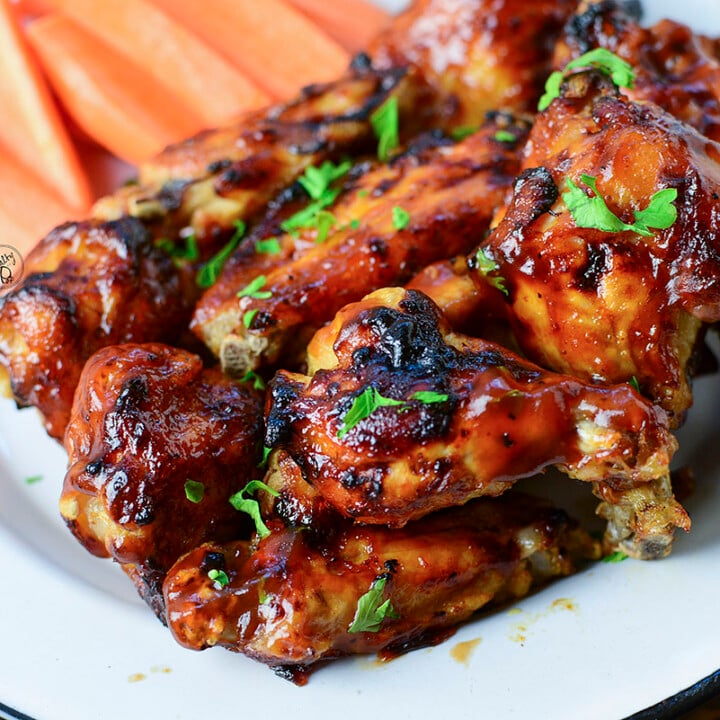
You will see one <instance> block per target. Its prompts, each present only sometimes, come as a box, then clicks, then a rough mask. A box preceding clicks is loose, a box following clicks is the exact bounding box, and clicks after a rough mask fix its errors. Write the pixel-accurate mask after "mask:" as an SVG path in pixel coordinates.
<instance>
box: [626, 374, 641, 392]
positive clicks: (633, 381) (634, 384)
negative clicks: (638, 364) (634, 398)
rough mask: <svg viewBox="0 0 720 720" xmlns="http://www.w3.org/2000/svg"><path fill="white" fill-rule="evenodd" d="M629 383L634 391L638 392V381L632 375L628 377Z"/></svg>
mask: <svg viewBox="0 0 720 720" xmlns="http://www.w3.org/2000/svg"><path fill="white" fill-rule="evenodd" d="M629 384H630V386H631V387H632V388H633V390H635V392H640V383H639V382H638V379H637V378H636V377H635V376H634V375H633V376H632V377H631V378H630V381H629Z"/></svg>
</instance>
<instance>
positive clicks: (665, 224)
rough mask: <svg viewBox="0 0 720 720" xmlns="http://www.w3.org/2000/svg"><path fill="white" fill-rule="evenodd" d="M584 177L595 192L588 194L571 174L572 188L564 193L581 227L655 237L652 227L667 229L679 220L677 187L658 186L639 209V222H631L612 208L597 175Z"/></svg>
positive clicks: (569, 183)
mask: <svg viewBox="0 0 720 720" xmlns="http://www.w3.org/2000/svg"><path fill="white" fill-rule="evenodd" d="M580 181H581V182H583V183H584V184H585V185H587V187H589V188H590V189H591V190H592V191H593V193H594V194H593V195H592V196H590V195H587V193H585V191H584V190H582V189H581V188H579V187H578V186H577V185H576V184H575V183H574V182H573V181H572V180H571V179H570V178H568V179H567V184H568V188H569V190H568V191H567V192H565V193H563V200H564V201H565V204H566V205H567V208H568V210H569V211H570V214H571V215H572V218H573V220H574V221H575V224H576V225H577V226H578V227H580V228H592V229H595V230H602V231H603V232H611V233H617V232H624V231H626V230H630V231H632V232H635V233H637V234H638V235H643V236H644V237H652V232H651V231H650V228H651V227H652V228H655V229H658V230H665V229H666V228H669V227H670V226H671V225H672V224H673V223H674V222H675V220H677V208H676V207H675V206H674V205H673V202H674V201H675V199H676V198H677V190H676V189H675V188H665V189H664V190H658V192H656V193H655V194H654V195H653V196H652V197H651V198H650V203H649V205H648V206H647V207H646V208H645V209H644V210H637V211H635V222H634V223H633V224H632V225H628V224H627V223H624V222H623V221H622V220H621V219H620V218H619V217H618V216H617V215H615V213H614V212H613V211H612V210H610V208H609V207H608V206H607V203H606V202H605V200H604V199H603V197H602V196H601V195H600V194H599V193H598V190H597V178H595V177H593V176H592V175H581V176H580Z"/></svg>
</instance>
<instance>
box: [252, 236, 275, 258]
mask: <svg viewBox="0 0 720 720" xmlns="http://www.w3.org/2000/svg"><path fill="white" fill-rule="evenodd" d="M280 251H281V248H280V241H279V240H278V239H277V238H274V237H272V238H266V239H265V240H258V241H257V242H256V243H255V252H256V253H260V254H262V255H279V254H280Z"/></svg>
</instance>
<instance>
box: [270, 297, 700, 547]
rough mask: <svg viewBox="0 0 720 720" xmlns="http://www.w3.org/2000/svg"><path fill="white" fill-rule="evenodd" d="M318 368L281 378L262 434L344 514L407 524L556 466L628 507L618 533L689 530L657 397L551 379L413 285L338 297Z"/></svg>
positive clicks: (638, 539)
mask: <svg viewBox="0 0 720 720" xmlns="http://www.w3.org/2000/svg"><path fill="white" fill-rule="evenodd" d="M308 368H309V369H308V373H309V375H307V376H306V375H300V374H295V373H289V372H287V371H280V372H279V373H278V374H277V375H276V377H275V378H274V380H273V382H272V384H271V392H270V396H269V398H270V399H269V401H268V402H269V406H268V410H267V433H266V440H265V444H266V445H267V446H268V447H271V448H279V449H281V450H283V451H284V452H286V453H287V454H288V455H289V456H290V457H291V458H292V460H293V461H294V462H295V464H296V465H298V467H299V468H300V472H301V473H302V476H303V477H304V478H305V480H306V481H307V482H308V483H310V484H311V485H312V486H313V487H314V489H315V490H316V491H317V492H318V493H320V495H322V496H323V498H324V499H325V500H326V501H327V502H328V503H330V504H331V505H332V506H333V507H334V508H335V509H336V510H337V511H338V512H340V513H342V514H343V515H345V516H347V517H351V518H354V519H355V520H357V521H359V522H363V523H369V524H389V525H392V526H402V525H404V524H405V523H407V522H408V521H411V520H415V519H417V518H420V517H423V516H425V515H428V514H429V513H431V512H433V511H435V510H439V509H441V508H445V507H448V506H451V505H458V504H462V503H464V502H467V501H468V500H470V499H471V498H473V497H478V496H481V495H500V494H501V493H502V492H504V491H505V490H507V489H508V488H509V487H510V486H511V485H512V483H513V482H514V481H515V480H518V479H519V478H522V477H529V476H532V475H535V474H536V473H538V472H541V471H542V470H543V469H545V468H547V467H549V466H556V467H558V468H560V469H561V470H562V471H563V472H565V473H567V474H568V475H569V476H570V477H573V478H578V479H581V480H585V481H589V482H591V483H593V486H594V490H595V492H596V494H598V495H599V496H600V497H601V498H602V499H603V501H604V503H605V504H609V505H615V506H617V507H618V514H617V516H616V517H613V518H611V523H610V525H611V527H609V529H608V532H607V534H606V538H607V540H608V544H609V545H613V546H615V547H617V546H618V544H619V543H622V545H623V548H624V549H625V550H626V551H628V552H629V554H632V555H634V556H637V557H655V556H661V555H663V554H665V553H666V552H667V551H669V548H670V543H671V542H672V535H673V531H674V529H675V527H677V526H679V527H685V528H687V527H688V524H689V523H688V518H687V515H686V514H685V512H684V510H683V509H682V508H681V507H680V506H679V505H678V504H677V503H676V502H675V501H674V499H673V497H672V493H671V492H670V490H669V479H668V463H669V461H670V458H671V457H672V454H673V452H674V450H675V446H676V443H675V440H674V438H673V437H672V435H671V434H670V433H669V431H668V429H667V427H666V423H667V418H666V415H665V413H664V412H663V411H662V410H661V409H660V408H657V407H655V406H653V405H651V404H650V403H648V402H647V401H645V400H643V399H642V398H641V397H640V396H639V395H638V394H637V393H636V392H635V391H634V390H633V388H632V387H631V386H630V385H617V386H613V387H595V386H592V385H589V384H587V383H583V382H581V381H579V380H576V379H575V378H572V377H569V376H564V375H553V374H552V373H549V372H545V371H543V370H541V369H540V368H539V367H537V366H535V365H532V364H531V363H529V362H526V361H524V360H521V359H520V358H519V357H518V356H516V355H514V354H512V353H511V352H509V351H506V350H504V349H503V348H502V347H500V346H498V345H495V344H494V343H491V342H488V341H484V340H476V339H471V338H468V337H465V336H462V335H458V334H455V333H452V332H451V331H450V329H449V326H448V325H447V323H446V321H445V320H444V318H443V317H442V316H441V314H440V312H439V310H438V309H437V307H436V306H435V305H434V304H433V303H432V302H431V301H430V300H429V299H428V298H427V297H426V296H424V295H422V294H421V293H419V292H417V291H413V290H402V289H399V288H388V289H383V290H380V291H377V292H375V293H373V294H371V295H369V296H368V297H366V298H365V299H364V300H363V301H361V302H359V303H356V304H353V305H349V306H347V307H346V308H344V309H343V310H342V311H341V312H340V313H338V315H337V316H336V318H335V320H334V321H333V322H332V323H331V324H330V325H328V326H327V327H326V328H324V329H323V330H321V331H320V332H318V333H317V335H316V336H315V337H314V338H313V340H312V341H311V343H310V345H309V347H308ZM641 497H642V502H640V499H641ZM603 510H604V514H605V515H606V516H608V515H610V514H611V513H610V510H609V509H605V508H603Z"/></svg>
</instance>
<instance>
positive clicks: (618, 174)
mask: <svg viewBox="0 0 720 720" xmlns="http://www.w3.org/2000/svg"><path fill="white" fill-rule="evenodd" d="M523 166H524V168H525V170H524V172H523V174H521V175H520V177H519V179H518V180H517V182H516V185H515V191H514V194H513V197H512V200H511V202H510V203H509V205H508V207H507V210H506V212H505V214H504V217H503V218H502V221H501V222H500V224H499V225H498V227H497V228H496V229H495V230H494V231H493V232H492V233H491V235H490V236H489V238H488V239H487V240H486V241H485V243H483V245H482V246H481V254H480V255H478V256H476V257H475V258H473V262H475V263H476V266H477V268H478V271H477V273H476V275H475V277H476V279H477V281H478V282H486V281H487V280H488V279H491V280H493V278H494V282H497V280H498V278H503V282H504V284H505V286H506V289H507V292H508V297H507V300H508V303H509V304H510V308H511V313H510V315H511V318H512V322H513V325H514V330H515V334H516V336H517V338H518V341H519V342H520V345H521V347H522V349H523V350H524V352H525V353H527V355H528V356H529V357H530V358H531V359H532V360H534V361H535V362H538V363H540V364H541V365H543V366H544V367H548V368H551V369H553V370H556V371H558V372H566V373H570V374H574V375H576V376H578V377H580V378H583V379H585V380H589V381H594V382H608V383H618V382H629V381H631V380H632V379H633V378H635V380H636V381H637V382H638V383H639V386H640V388H641V389H642V390H643V392H644V393H646V394H647V395H648V396H649V397H651V398H652V399H653V400H655V401H656V402H658V403H660V404H661V405H662V406H663V407H664V408H665V409H667V410H668V411H669V412H670V413H672V415H673V416H674V422H675V423H676V424H677V423H679V422H680V421H681V419H682V417H683V413H684V411H685V410H686V409H687V408H688V407H689V405H690V403H691V400H692V398H691V393H690V388H689V384H688V374H689V373H690V371H691V370H692V362H691V359H692V354H693V349H694V347H695V346H696V343H697V340H698V338H699V336H700V334H701V328H702V323H704V322H717V321H718V319H720V285H719V284H718V282H717V278H718V276H719V273H720V260H718V258H719V257H720V234H719V233H718V228H720V204H718V200H717V198H718V197H720V145H717V144H715V143H713V142H711V141H709V140H708V139H707V138H705V137H703V136H702V135H700V134H699V133H698V132H696V131H694V130H693V129H692V128H690V127H689V126H687V125H685V124H683V123H681V122H680V121H678V120H676V119H675V118H674V117H672V116H671V115H669V114H667V113H665V112H664V111H663V110H661V109H660V108H659V107H657V106H655V105H652V104H642V105H641V104H637V103H634V102H631V101H629V100H628V99H627V98H626V97H624V96H623V95H619V94H618V92H617V91H616V89H615V88H614V87H613V86H612V85H611V84H610V82H609V80H607V79H605V78H604V77H600V76H598V75H595V74H592V73H579V74H577V75H574V76H572V77H571V78H569V79H568V80H567V81H566V82H565V84H564V87H563V90H562V95H561V97H559V98H557V99H556V100H554V101H553V103H552V104H551V105H550V107H549V108H548V110H547V111H545V112H544V113H541V114H540V115H539V116H538V118H537V120H536V122H535V125H534V127H533V130H532V132H531V135H530V139H529V141H528V144H527V146H526V155H525V158H524V160H523ZM658 193H661V194H660V195H658ZM657 209H660V215H656V214H655V213H656V212H657ZM588 213H589V214H588ZM611 216H612V217H611ZM608 218H609V219H608ZM645 219H646V220H647V225H643V224H642V223H643V222H644V220H645ZM618 223H619V225H618Z"/></svg>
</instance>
